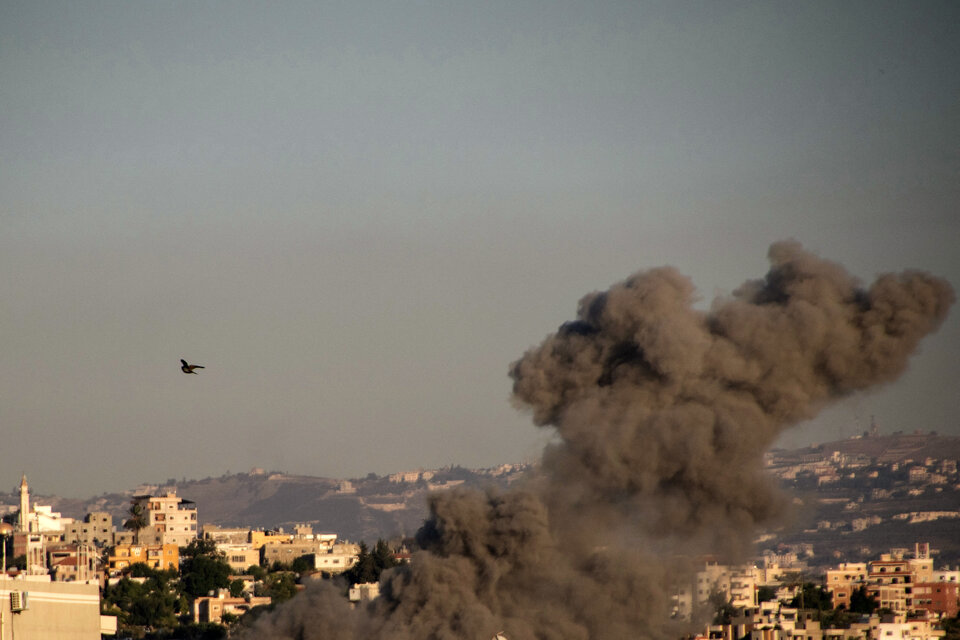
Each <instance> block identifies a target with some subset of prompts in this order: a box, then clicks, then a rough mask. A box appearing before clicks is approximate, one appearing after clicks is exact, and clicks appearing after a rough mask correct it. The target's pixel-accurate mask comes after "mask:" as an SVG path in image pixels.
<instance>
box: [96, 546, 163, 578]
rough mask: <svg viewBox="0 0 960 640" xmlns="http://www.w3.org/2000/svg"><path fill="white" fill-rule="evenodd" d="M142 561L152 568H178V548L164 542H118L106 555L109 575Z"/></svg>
mask: <svg viewBox="0 0 960 640" xmlns="http://www.w3.org/2000/svg"><path fill="white" fill-rule="evenodd" d="M138 562H142V563H143V564H145V565H147V566H148V567H150V568H152V569H161V570H167V569H174V570H179V569H180V548H179V547H178V546H177V545H176V544H173V543H169V542H168V543H166V544H153V545H150V544H147V545H144V544H118V545H117V546H115V547H114V548H113V549H112V550H111V552H110V555H109V556H108V557H107V567H108V570H109V572H110V575H116V574H117V573H119V572H121V571H123V570H124V569H126V568H127V567H130V566H132V565H134V564H136V563H138Z"/></svg>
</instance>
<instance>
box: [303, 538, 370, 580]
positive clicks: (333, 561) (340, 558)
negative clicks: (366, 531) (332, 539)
mask: <svg viewBox="0 0 960 640" xmlns="http://www.w3.org/2000/svg"><path fill="white" fill-rule="evenodd" d="M359 559H360V546H359V545H356V544H350V543H345V544H335V545H333V546H331V547H329V548H326V549H320V550H319V551H316V552H315V553H314V554H313V568H314V569H317V570H318V571H325V572H327V573H342V572H344V571H346V570H347V569H349V568H350V567H352V566H353V565H355V564H356V563H357V560H359Z"/></svg>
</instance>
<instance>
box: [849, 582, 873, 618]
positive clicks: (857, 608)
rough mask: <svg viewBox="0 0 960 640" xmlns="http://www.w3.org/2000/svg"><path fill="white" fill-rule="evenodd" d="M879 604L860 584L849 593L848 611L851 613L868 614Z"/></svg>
mask: <svg viewBox="0 0 960 640" xmlns="http://www.w3.org/2000/svg"><path fill="white" fill-rule="evenodd" d="M879 606H880V605H879V604H878V603H877V599H876V598H874V597H873V596H872V595H870V594H869V593H867V588H866V587H863V586H861V587H859V588H857V589H856V590H854V592H853V593H851V594H850V611H851V612H853V613H866V614H867V615H869V614H871V613H873V612H874V611H876V610H877V608H878V607H879Z"/></svg>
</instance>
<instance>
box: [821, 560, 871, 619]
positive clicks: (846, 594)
mask: <svg viewBox="0 0 960 640" xmlns="http://www.w3.org/2000/svg"><path fill="white" fill-rule="evenodd" d="M867 575H868V573H867V564H866V563H865V562H843V563H841V564H840V566H839V567H838V568H836V569H828V570H827V576H826V585H825V588H826V590H827V591H829V592H830V595H831V596H832V597H833V606H834V607H835V608H836V607H840V606H842V607H844V608H845V609H849V608H850V596H851V595H852V594H853V592H854V591H855V590H857V589H859V588H860V587H861V586H863V585H865V584H866V583H867Z"/></svg>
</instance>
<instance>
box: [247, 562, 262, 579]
mask: <svg viewBox="0 0 960 640" xmlns="http://www.w3.org/2000/svg"><path fill="white" fill-rule="evenodd" d="M247 575H249V576H253V579H254V580H263V579H264V578H265V577H266V575H267V570H266V569H264V568H263V567H261V566H260V565H258V564H252V565H250V566H249V567H248V568H247Z"/></svg>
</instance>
